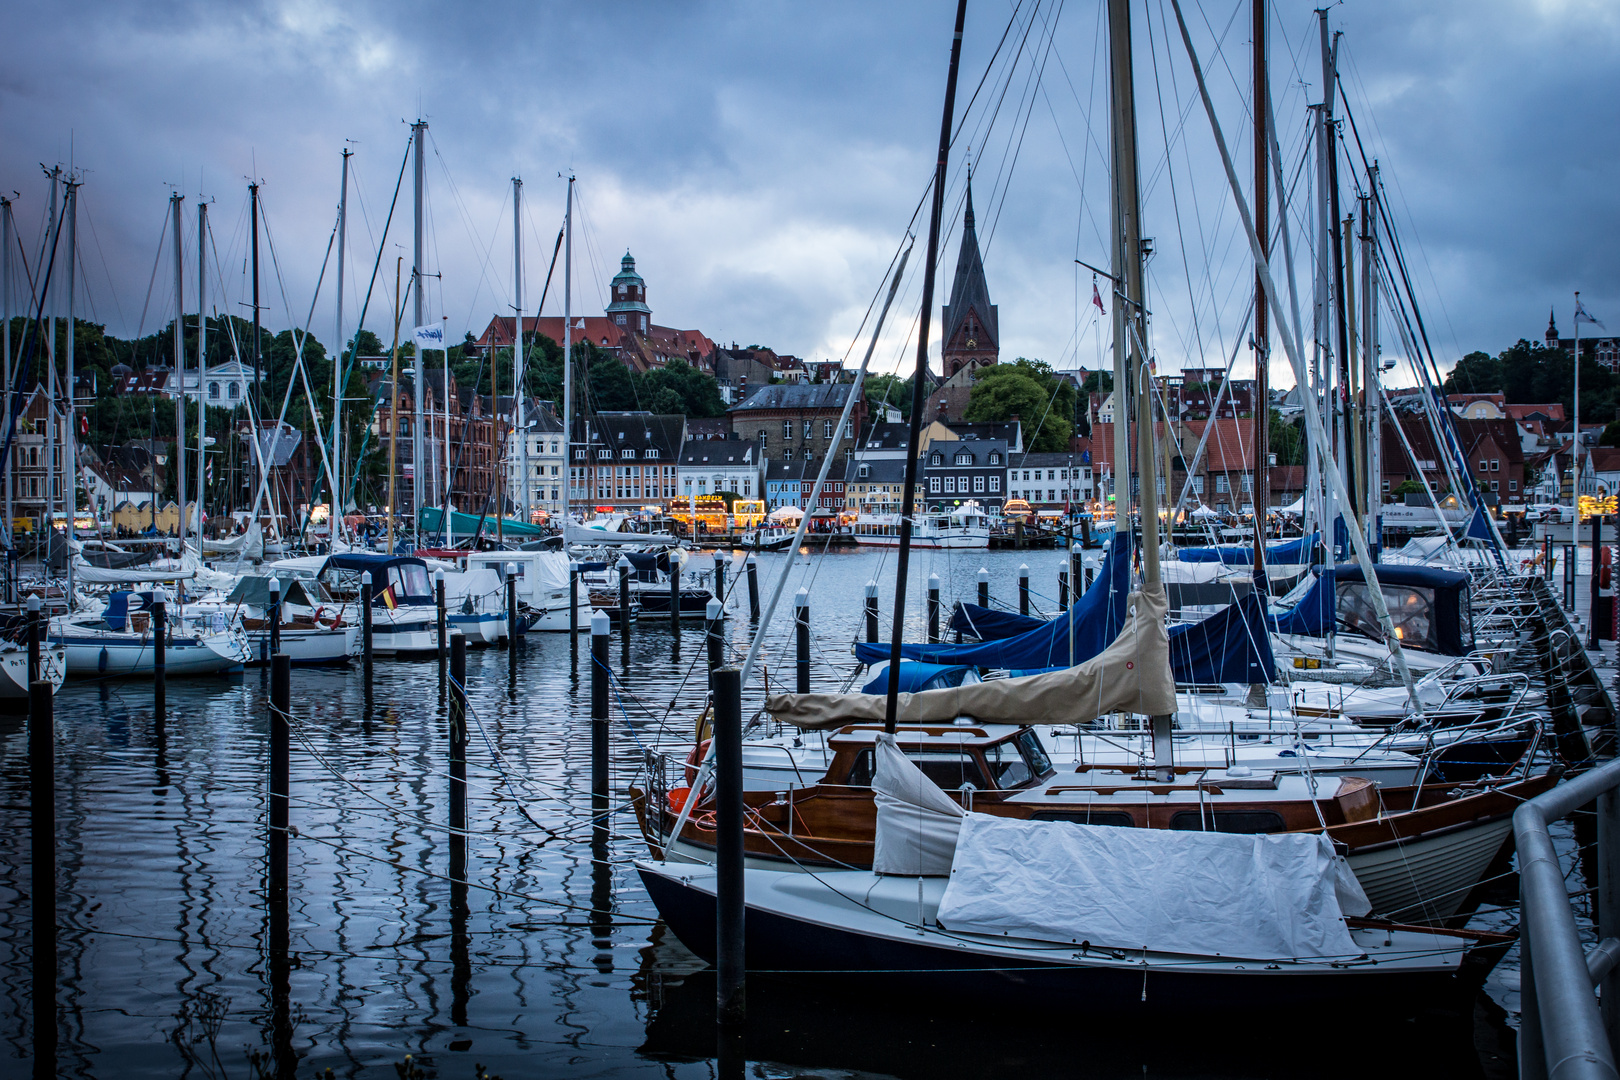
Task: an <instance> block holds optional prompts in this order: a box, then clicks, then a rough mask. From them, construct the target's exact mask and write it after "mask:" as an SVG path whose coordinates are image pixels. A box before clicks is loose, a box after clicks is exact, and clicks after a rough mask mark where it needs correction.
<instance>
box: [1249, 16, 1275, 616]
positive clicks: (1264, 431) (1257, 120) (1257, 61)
mask: <svg viewBox="0 0 1620 1080" xmlns="http://www.w3.org/2000/svg"><path fill="white" fill-rule="evenodd" d="M1252 7H1253V15H1254V28H1253V36H1254V44H1253V51H1254V80H1253V85H1254V107H1253V109H1252V112H1253V114H1254V228H1255V232H1257V233H1258V234H1259V235H1260V251H1261V255H1262V257H1269V255H1270V252H1271V246H1270V245H1271V224H1270V222H1271V218H1270V210H1271V184H1270V180H1271V163H1270V162H1269V161H1267V159H1266V158H1267V150H1268V148H1269V145H1270V141H1269V140H1268V139H1267V137H1266V110H1267V109H1268V108H1269V107H1270V104H1271V88H1270V86H1269V85H1268V75H1267V70H1266V59H1267V51H1266V25H1267V22H1268V15H1267V6H1266V0H1253V3H1252ZM1264 290H1265V283H1264V281H1263V280H1262V279H1261V275H1260V269H1259V267H1256V268H1255V272H1254V470H1253V472H1254V492H1253V505H1254V520H1255V526H1256V527H1255V549H1254V555H1255V575H1254V587H1255V588H1256V589H1257V590H1261V592H1262V595H1263V594H1264V591H1265V588H1266V578H1265V574H1264V563H1263V560H1264V557H1265V553H1264V548H1265V542H1266V517H1267V512H1268V511H1269V510H1270V509H1271V470H1270V465H1271V311H1270V309H1269V308H1268V307H1267V306H1266V297H1265V293H1264Z"/></svg>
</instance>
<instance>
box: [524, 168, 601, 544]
mask: <svg viewBox="0 0 1620 1080" xmlns="http://www.w3.org/2000/svg"><path fill="white" fill-rule="evenodd" d="M573 304H574V174H573V173H569V174H568V198H567V202H566V203H564V207H563V450H564V451H565V453H566V454H567V456H568V487H567V488H566V489H565V490H564V494H563V522H562V527H563V545H564V546H565V547H566V546H567V544H568V509H569V505H570V502H571V499H570V496H572V495H573V493H574V453H573V451H572V449H571V447H572V446H573V445H574V428H573V422H574V421H573V416H574V393H573V390H574V331H573V317H574V316H573ZM517 394H518V419H519V421H521V420H522V418H523V412H522V409H523V404H522V403H523V401H524V399H525V398H527V397H528V389H527V387H526V386H525V387H521V388H519V390H518V392H517ZM519 433H520V437H522V438H528V435H529V433H528V431H527V430H526V429H524V428H521V427H520V428H519ZM524 483H525V484H527V483H528V479H527V478H524ZM579 483H580V486H581V487H583V486H584V485H585V468H584V466H581V467H580V470H579Z"/></svg>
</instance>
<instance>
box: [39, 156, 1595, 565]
mask: <svg viewBox="0 0 1620 1080" xmlns="http://www.w3.org/2000/svg"><path fill="white" fill-rule="evenodd" d="M47 175H49V176H50V178H51V216H50V217H49V218H48V219H47V220H48V221H50V222H51V233H52V235H51V251H53V252H54V251H55V250H56V246H57V243H58V242H59V241H60V240H61V235H62V222H61V220H60V219H59V218H58V217H57V215H56V199H57V186H56V185H57V181H58V180H59V179H61V176H62V170H61V169H60V168H54V169H52V170H51V171H50V172H49V173H48V174H47ZM42 272H43V271H42ZM50 287H51V282H50V275H49V274H46V277H45V283H44V285H42V286H41V288H43V289H45V290H47V292H49V290H50ZM59 292H60V290H57V292H50V293H49V299H50V307H51V321H50V335H49V337H48V338H47V341H46V344H47V345H48V346H49V348H48V349H47V350H46V364H45V404H46V407H45V528H44V529H43V530H41V532H42V533H43V535H44V536H45V538H46V545H45V546H46V552H45V554H46V557H47V560H48V558H49V554H50V551H49V549H50V542H49V541H50V537H51V536H52V531H51V530H53V529H54V528H55V527H56V491H57V485H58V484H59V483H60V481H59V480H57V478H56V474H57V465H58V461H57V454H58V450H57V446H56V311H57V295H58V293H59ZM1575 332H1576V333H1577V334H1578V333H1580V327H1578V326H1577V327H1576V328H1575ZM1579 386H1580V384H1579V383H1578V382H1577V383H1576V387H1577V389H1578V388H1579ZM1577 430H1578V429H1577Z"/></svg>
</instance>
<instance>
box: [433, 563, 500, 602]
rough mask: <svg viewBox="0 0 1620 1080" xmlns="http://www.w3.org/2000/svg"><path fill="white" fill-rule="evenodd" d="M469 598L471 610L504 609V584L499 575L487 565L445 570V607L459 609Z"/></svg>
mask: <svg viewBox="0 0 1620 1080" xmlns="http://www.w3.org/2000/svg"><path fill="white" fill-rule="evenodd" d="M469 599H471V600H472V610H473V611H505V610H506V584H505V583H504V582H503V581H502V580H501V575H499V574H497V573H496V572H495V571H494V570H491V569H490V568H489V567H479V568H478V569H476V570H447V571H445V574H444V603H445V607H446V608H447V609H448V610H450V611H452V612H455V611H461V610H462V607H463V605H464V604H465V603H466V601H467V600H469ZM467 614H470V612H467Z"/></svg>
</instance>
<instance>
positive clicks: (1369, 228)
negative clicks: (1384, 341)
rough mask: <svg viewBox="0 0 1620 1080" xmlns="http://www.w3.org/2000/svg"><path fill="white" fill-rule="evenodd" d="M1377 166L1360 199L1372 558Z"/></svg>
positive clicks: (1376, 521) (1379, 503) (1376, 475)
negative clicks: (1363, 195)
mask: <svg viewBox="0 0 1620 1080" xmlns="http://www.w3.org/2000/svg"><path fill="white" fill-rule="evenodd" d="M1377 207H1378V165H1377V164H1376V163H1374V164H1373V165H1372V166H1370V167H1369V168H1368V169H1367V194H1366V196H1365V197H1364V198H1363V199H1362V200H1361V297H1362V299H1361V350H1362V355H1363V356H1364V357H1365V358H1366V359H1365V367H1364V370H1365V372H1366V375H1365V377H1364V384H1365V386H1366V391H1367V409H1366V417H1367V421H1366V422H1367V505H1368V512H1367V521H1366V527H1367V541H1368V544H1369V546H1370V547H1371V548H1372V552H1373V557H1374V558H1376V557H1377V556H1378V553H1379V551H1380V550H1381V549H1382V548H1383V546H1384V512H1383V505H1384V456H1383V438H1384V428H1383V401H1382V398H1383V395H1382V394H1381V393H1380V390H1379V385H1380V380H1381V377H1382V372H1381V371H1380V370H1379V364H1378V293H1377V292H1376V289H1377V288H1378V268H1377V266H1375V265H1374V263H1375V260H1376V259H1377V258H1378V242H1377V235H1378V234H1377V229H1378V218H1377V213H1378V210H1377Z"/></svg>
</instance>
